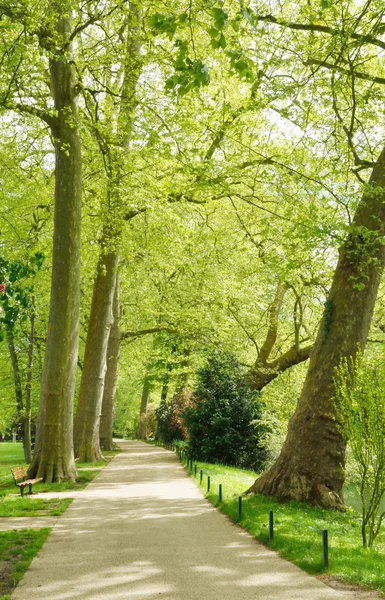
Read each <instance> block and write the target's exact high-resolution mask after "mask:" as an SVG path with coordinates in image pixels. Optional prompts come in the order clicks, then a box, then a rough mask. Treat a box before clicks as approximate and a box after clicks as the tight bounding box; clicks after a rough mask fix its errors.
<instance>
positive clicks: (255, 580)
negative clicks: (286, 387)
mask: <svg viewBox="0 0 385 600" xmlns="http://www.w3.org/2000/svg"><path fill="white" fill-rule="evenodd" d="M120 445H121V446H122V448H123V452H122V453H121V454H119V455H117V456H116V457H115V458H114V459H113V460H112V461H111V462H110V464H109V465H108V466H107V467H105V468H104V469H103V470H102V472H101V473H100V474H99V475H98V476H97V477H96V478H95V479H94V480H93V481H92V482H91V483H90V484H89V486H88V487H87V488H86V489H85V490H84V491H83V492H81V494H79V495H78V496H77V497H76V498H75V500H74V501H73V503H72V504H71V506H70V507H69V508H68V509H67V510H66V512H65V513H64V514H63V515H62V516H61V517H60V518H59V519H58V520H57V522H56V523H55V525H54V527H53V530H52V533H51V534H50V535H49V537H48V540H47V542H46V543H45V544H44V546H43V548H42V550H41V551H40V553H39V554H38V556H37V557H36V558H35V559H34V561H33V562H32V565H31V567H30V569H29V571H28V572H27V573H26V575H25V576H24V579H23V581H22V582H21V583H20V584H19V586H18V587H17V588H16V590H15V591H14V593H13V595H12V600H41V599H43V598H44V599H49V600H110V599H111V600H120V599H127V600H128V599H130V600H152V599H155V598H156V599H161V600H257V599H259V600H280V599H285V600H353V599H354V598H358V597H359V598H361V599H362V598H363V596H362V595H361V594H359V593H358V592H356V591H354V590H349V591H345V590H338V591H336V590H334V589H332V588H331V587H329V586H327V585H325V584H324V583H322V582H321V581H319V580H318V579H316V578H314V577H311V576H309V575H307V574H306V573H304V572H302V571H300V570H299V569H298V568H297V567H295V566H293V565H292V564H291V563H289V562H287V561H285V560H283V559H281V558H279V556H278V555H277V554H276V553H275V552H272V551H270V550H268V549H266V548H265V547H264V546H262V545H261V544H259V543H258V542H256V541H255V540H254V539H253V538H252V537H251V536H249V535H248V534H247V533H245V532H243V531H242V530H241V529H240V528H239V527H237V526H235V525H233V524H232V523H230V521H229V520H228V519H227V518H226V517H225V516H224V515H222V514H221V513H219V512H218V511H217V510H216V509H214V508H213V507H212V506H211V504H209V502H208V501H206V500H205V499H204V497H203V496H202V493H201V491H200V490H199V489H198V488H197V487H196V485H195V484H194V482H193V481H192V480H191V479H190V478H189V477H188V476H187V474H186V473H185V471H184V469H183V467H182V466H181V465H180V463H179V461H178V459H177V458H176V456H175V455H174V454H173V453H172V452H169V451H167V450H164V449H163V448H158V447H155V446H149V445H147V444H144V443H142V442H136V441H126V442H121V443H120ZM367 597H369V595H368V596H367ZM370 597H372V596H370Z"/></svg>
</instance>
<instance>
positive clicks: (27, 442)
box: [23, 313, 35, 464]
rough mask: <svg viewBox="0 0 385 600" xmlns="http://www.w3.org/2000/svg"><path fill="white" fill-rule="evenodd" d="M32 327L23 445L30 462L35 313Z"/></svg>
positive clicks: (29, 345) (32, 317)
mask: <svg viewBox="0 0 385 600" xmlns="http://www.w3.org/2000/svg"><path fill="white" fill-rule="evenodd" d="M30 322H31V329H30V333H29V344H28V362H27V382H26V384H25V408H24V411H25V415H24V423H23V432H24V435H23V447H24V456H25V462H26V463H27V464H29V463H30V462H31V460H32V448H31V417H32V376H33V371H32V368H33V352H34V342H35V313H32V314H31V318H30Z"/></svg>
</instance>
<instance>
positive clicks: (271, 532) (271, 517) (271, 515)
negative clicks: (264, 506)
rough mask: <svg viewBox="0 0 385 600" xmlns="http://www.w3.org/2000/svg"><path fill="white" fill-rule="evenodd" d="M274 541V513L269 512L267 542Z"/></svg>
mask: <svg viewBox="0 0 385 600" xmlns="http://www.w3.org/2000/svg"><path fill="white" fill-rule="evenodd" d="M273 539H274V513H273V511H272V510H270V511H269V542H272V541H273Z"/></svg>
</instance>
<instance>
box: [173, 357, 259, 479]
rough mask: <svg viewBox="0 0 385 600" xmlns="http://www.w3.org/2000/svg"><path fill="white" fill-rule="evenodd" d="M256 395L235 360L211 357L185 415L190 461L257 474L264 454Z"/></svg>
mask: <svg viewBox="0 0 385 600" xmlns="http://www.w3.org/2000/svg"><path fill="white" fill-rule="evenodd" d="M260 416H261V407H260V404H259V402H258V394H257V393H256V392H252V390H251V389H250V387H249V386H248V384H247V381H246V378H245V376H244V374H243V372H242V370H241V368H240V365H239V363H238V362H237V360H236V359H235V358H234V357H232V356H229V355H224V354H222V355H220V354H217V353H216V354H214V355H212V356H211V357H210V358H209V360H208V363H207V365H206V366H205V367H204V368H202V369H201V371H200V372H199V373H198V385H197V387H196V389H195V391H194V394H193V397H192V406H191V407H190V408H188V409H187V410H186V411H185V413H184V421H185V423H186V425H187V429H188V433H189V440H190V441H189V448H190V453H191V456H192V458H195V459H196V460H202V461H207V462H220V463H223V464H228V465H234V466H237V467H244V468H252V469H255V470H260V469H262V468H263V465H264V463H265V457H266V452H265V450H264V449H263V448H261V447H260V446H259V441H260V436H261V433H262V427H261V425H260V424H259V419H260Z"/></svg>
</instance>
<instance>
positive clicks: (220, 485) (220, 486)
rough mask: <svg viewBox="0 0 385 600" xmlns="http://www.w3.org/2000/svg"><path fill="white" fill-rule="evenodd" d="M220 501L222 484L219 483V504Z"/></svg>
mask: <svg viewBox="0 0 385 600" xmlns="http://www.w3.org/2000/svg"><path fill="white" fill-rule="evenodd" d="M221 503H222V484H221V483H220V484H219V504H221Z"/></svg>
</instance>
